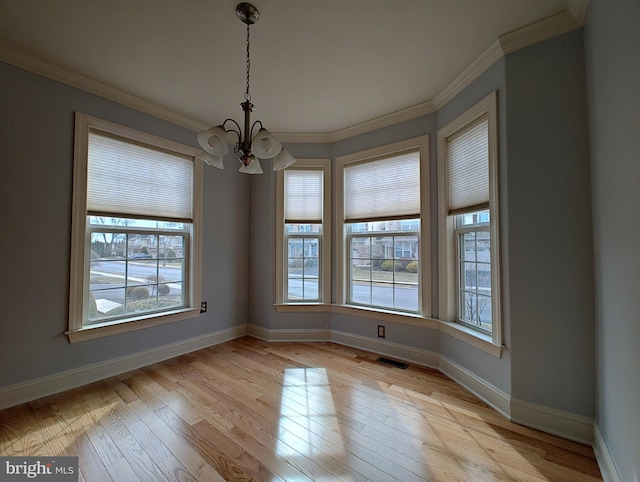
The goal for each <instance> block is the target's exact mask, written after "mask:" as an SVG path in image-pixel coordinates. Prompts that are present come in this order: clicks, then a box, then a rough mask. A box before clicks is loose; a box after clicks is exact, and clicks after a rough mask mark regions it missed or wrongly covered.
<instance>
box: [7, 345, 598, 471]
mask: <svg viewBox="0 0 640 482" xmlns="http://www.w3.org/2000/svg"><path fill="white" fill-rule="evenodd" d="M376 359H377V355H374V354H372V353H369V352H365V351H361V350H356V349H353V348H348V347H344V346H341V345H336V344H333V343H266V342H263V341H260V340H256V339H253V338H250V337H245V338H241V339H238V340H234V341H231V342H227V343H223V344H220V345H217V346H214V347H211V348H207V349H205V350H200V351H198V352H194V353H191V354H188V355H184V356H181V357H178V358H174V359H171V360H168V361H165V362H162V363H157V364H155V365H151V366H148V367H146V368H142V369H139V370H135V371H132V372H128V373H125V374H123V375H120V376H117V377H113V378H109V379H107V380H103V381H101V382H97V383H93V384H91V385H87V386H84V387H81V388H77V389H74V390H70V391H67V392H65V393H62V394H59V395H54V396H51V397H47V398H43V399H40V400H37V401H34V402H31V403H26V404H23V405H19V406H17V407H13V408H9V409H6V410H3V411H0V455H3V456H7V455H9V456H11V455H42V456H62V455H74V456H79V465H80V480H86V481H88V482H99V481H109V480H114V481H118V482H133V481H136V480H144V481H152V482H156V481H164V480H180V481H183V480H184V481H187V480H191V481H200V482H209V481H220V480H233V481H247V480H258V481H271V480H285V481H301V480H314V481H338V480H344V481H365V480H371V481H375V482H382V481H387V480H399V481H402V482H409V481H419V480H420V481H421V480H428V481H449V480H456V481H491V480H509V481H511V480H521V481H538V480H554V481H555V480H563V481H582V480H589V481H591V480H602V478H601V476H600V472H599V470H598V466H597V464H596V461H595V458H594V454H593V450H592V449H591V448H590V447H587V446H584V445H580V444H577V443H574V442H570V441H567V440H563V439H561V438H558V437H554V436H551V435H547V434H545V433H542V432H538V431H536V430H532V429H529V428H525V427H522V426H520V425H517V424H514V423H511V422H509V421H507V420H506V419H505V418H504V417H502V416H501V415H500V414H498V413H497V412H495V411H494V410H493V409H491V408H489V407H488V406H487V405H485V404H484V403H483V402H481V401H480V400H478V399H477V398H476V397H475V396H473V395H471V394H470V393H469V392H467V391H466V390H465V389H463V388H462V387H460V386H459V385H457V384H456V383H454V382H453V381H451V380H450V379H449V378H447V377H446V376H444V375H443V374H441V373H439V372H438V371H436V370H430V369H426V368H420V367H416V366H409V368H407V369H405V370H403V369H398V368H390V367H387V366H383V365H381V364H378V363H376Z"/></svg>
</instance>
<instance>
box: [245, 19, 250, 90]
mask: <svg viewBox="0 0 640 482" xmlns="http://www.w3.org/2000/svg"><path fill="white" fill-rule="evenodd" d="M250 31H251V30H250V28H249V24H248V23H247V91H246V92H245V93H244V99H245V100H246V101H247V102H251V94H250V93H249V72H250V71H251V59H250V58H249V47H250V45H251V43H250V41H249V32H250Z"/></svg>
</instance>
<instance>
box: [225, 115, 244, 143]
mask: <svg viewBox="0 0 640 482" xmlns="http://www.w3.org/2000/svg"><path fill="white" fill-rule="evenodd" d="M227 122H233V123H234V124H235V125H236V129H234V128H233V127H232V128H231V129H227V128H226V126H225V124H226V123H227ZM221 125H222V127H223V128H224V131H225V132H233V133H234V134H235V135H236V136H238V144H237V145H238V146H239V145H240V142H241V141H242V130H241V129H240V124H238V123H237V122H236V121H235V120H233V119H231V118H229V119H225V121H224V122H223V123H222V124H221ZM236 150H237V149H236Z"/></svg>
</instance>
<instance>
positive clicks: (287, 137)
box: [273, 132, 333, 144]
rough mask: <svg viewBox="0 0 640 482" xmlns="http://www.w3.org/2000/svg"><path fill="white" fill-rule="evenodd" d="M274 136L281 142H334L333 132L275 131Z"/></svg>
mask: <svg viewBox="0 0 640 482" xmlns="http://www.w3.org/2000/svg"><path fill="white" fill-rule="evenodd" d="M273 135H274V136H276V138H277V139H278V140H279V141H280V142H291V143H296V142H297V143H302V144H307V143H315V144H330V143H332V142H333V138H332V137H331V134H328V133H327V134H322V133H320V134H313V133H311V132H274V133H273Z"/></svg>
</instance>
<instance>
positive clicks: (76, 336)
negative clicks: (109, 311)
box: [65, 308, 200, 343]
mask: <svg viewBox="0 0 640 482" xmlns="http://www.w3.org/2000/svg"><path fill="white" fill-rule="evenodd" d="M199 314H200V308H185V309H182V310H176V311H168V312H166V313H160V314H158V313H154V314H152V315H147V316H139V317H136V318H128V319H127V320H125V321H122V320H118V321H115V322H107V323H99V324H95V325H89V326H84V327H82V328H80V329H78V330H69V331H67V332H65V335H67V336H68V337H69V342H70V343H76V342H78V341H87V340H93V339H96V338H102V337H104V336H111V335H117V334H119V333H127V332H130V331H135V330H141V329H143V328H149V327H151V326H158V325H164V324H166V323H173V322H175V321H181V320H187V319H189V318H195V317H197V316H198V315H199Z"/></svg>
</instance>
